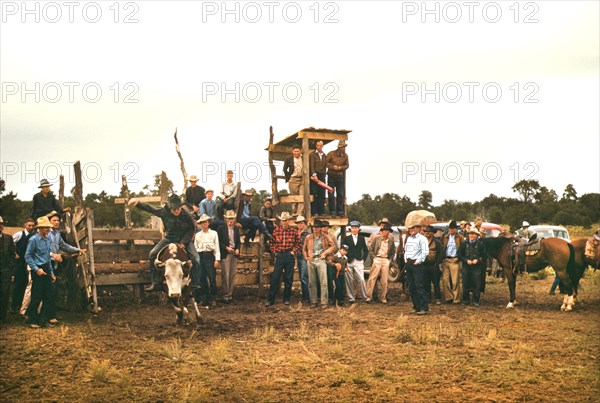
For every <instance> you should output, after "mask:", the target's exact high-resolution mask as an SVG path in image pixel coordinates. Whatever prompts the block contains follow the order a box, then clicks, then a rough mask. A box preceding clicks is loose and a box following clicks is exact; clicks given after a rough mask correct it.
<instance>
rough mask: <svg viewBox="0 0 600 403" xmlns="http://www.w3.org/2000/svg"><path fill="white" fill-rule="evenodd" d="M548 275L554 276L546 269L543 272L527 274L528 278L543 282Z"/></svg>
mask: <svg viewBox="0 0 600 403" xmlns="http://www.w3.org/2000/svg"><path fill="white" fill-rule="evenodd" d="M549 275H554V270H552V269H550V268H548V267H546V268H545V269H543V270H540V271H536V272H534V273H529V278H530V279H532V280H544V279H546V278H548V276H549Z"/></svg>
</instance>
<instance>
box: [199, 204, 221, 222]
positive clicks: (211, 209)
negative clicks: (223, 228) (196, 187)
mask: <svg viewBox="0 0 600 403" xmlns="http://www.w3.org/2000/svg"><path fill="white" fill-rule="evenodd" d="M199 207H200V215H202V214H206V215H207V216H209V217H210V218H215V217H216V216H217V202H216V201H214V200H208V199H204V200H202V201H201V202H200V205H199Z"/></svg>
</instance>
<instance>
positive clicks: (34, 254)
mask: <svg viewBox="0 0 600 403" xmlns="http://www.w3.org/2000/svg"><path fill="white" fill-rule="evenodd" d="M25 262H26V263H27V265H28V266H29V267H30V268H31V271H33V272H35V271H37V269H39V268H40V266H42V265H45V264H47V265H48V266H49V270H50V274H54V270H53V269H52V265H51V264H50V237H49V236H48V235H47V236H46V239H44V238H42V237H41V236H40V234H35V235H34V236H32V237H31V239H30V240H29V243H28V244H27V251H26V252H25Z"/></svg>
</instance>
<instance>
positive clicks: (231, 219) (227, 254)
mask: <svg viewBox="0 0 600 403" xmlns="http://www.w3.org/2000/svg"><path fill="white" fill-rule="evenodd" d="M224 218H225V224H222V225H220V226H219V228H217V235H218V236H219V248H220V249H221V261H222V262H223V265H222V270H221V288H222V289H223V299H224V301H225V302H226V303H230V302H231V300H232V298H233V285H234V280H235V272H236V269H237V260H238V257H239V256H240V245H241V243H240V229H239V227H238V226H237V225H235V211H233V210H227V212H226V213H225V216H224Z"/></svg>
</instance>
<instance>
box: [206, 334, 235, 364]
mask: <svg viewBox="0 0 600 403" xmlns="http://www.w3.org/2000/svg"><path fill="white" fill-rule="evenodd" d="M231 347H232V342H231V339H217V340H215V341H213V342H212V343H210V346H208V348H207V349H206V352H207V354H208V359H209V361H210V362H211V363H213V364H215V365H223V364H224V363H225V362H227V361H229V360H230V358H231V353H230V350H231Z"/></svg>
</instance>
